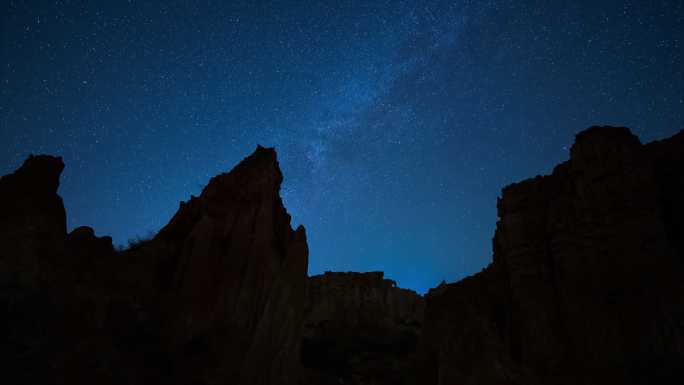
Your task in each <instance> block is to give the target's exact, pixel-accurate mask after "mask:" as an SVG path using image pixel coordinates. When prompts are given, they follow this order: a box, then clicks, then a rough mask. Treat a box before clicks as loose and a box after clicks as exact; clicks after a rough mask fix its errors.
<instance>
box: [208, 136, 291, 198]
mask: <svg viewBox="0 0 684 385" xmlns="http://www.w3.org/2000/svg"><path fill="white" fill-rule="evenodd" d="M282 180H283V175H282V173H281V171H280V166H279V164H278V156H277V153H276V151H275V149H274V148H272V147H271V148H266V147H262V146H261V145H257V148H256V150H255V151H254V152H253V153H252V154H251V155H250V156H248V157H246V158H245V159H243V160H242V161H241V162H240V163H239V164H238V165H237V166H235V167H234V168H233V169H232V170H231V171H230V172H228V173H224V174H220V175H217V176H215V177H214V178H212V179H211V180H210V181H209V184H208V185H207V187H205V189H204V191H203V192H202V194H201V197H203V198H206V197H211V196H213V195H214V194H215V193H218V192H219V191H223V190H224V189H226V188H230V189H240V190H243V191H245V192H255V191H263V192H271V191H273V192H275V193H277V192H278V191H279V189H280V183H281V182H282Z"/></svg>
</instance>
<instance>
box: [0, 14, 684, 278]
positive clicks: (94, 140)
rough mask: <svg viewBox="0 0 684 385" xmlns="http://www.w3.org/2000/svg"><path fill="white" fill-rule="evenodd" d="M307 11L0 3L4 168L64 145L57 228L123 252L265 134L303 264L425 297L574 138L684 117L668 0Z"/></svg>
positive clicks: (473, 263) (646, 130) (481, 258)
mask: <svg viewBox="0 0 684 385" xmlns="http://www.w3.org/2000/svg"><path fill="white" fill-rule="evenodd" d="M100 3H107V4H100ZM307 3H308V2H304V1H294V2H274V3H271V2H269V3H266V2H264V3H262V4H259V5H255V4H253V2H251V1H248V2H245V3H243V4H239V3H238V2H235V1H216V2H210V3H204V2H202V4H200V2H199V1H198V2H194V1H193V2H190V1H188V2H181V3H177V2H174V1H163V2H159V4H152V3H148V2H138V1H127V2H126V1H107V2H99V1H87V2H77V1H56V2H55V1H52V2H23V1H14V2H12V1H10V2H8V1H3V2H2V9H1V10H0V13H1V15H2V16H1V17H2V50H1V51H0V65H1V68H2V70H1V83H0V92H1V95H0V119H1V120H0V139H1V140H0V173H1V174H7V173H9V172H11V171H13V170H14V169H16V168H17V167H18V166H19V165H20V164H21V163H22V161H23V160H24V159H25V158H26V157H27V156H28V155H29V154H30V153H34V154H35V153H49V154H55V155H61V156H63V157H64V161H65V163H66V169H65V171H64V173H63V175H62V183H61V186H60V190H59V193H60V194H61V196H62V197H63V198H64V202H65V206H66V209H67V221H68V226H69V229H72V228H74V227H76V226H81V225H89V226H92V227H94V228H95V231H96V233H97V234H98V235H111V236H113V238H114V242H115V244H118V245H123V244H126V242H127V240H128V239H130V238H135V237H138V236H142V237H146V236H149V235H151V234H153V233H154V232H156V231H158V230H159V229H160V228H161V227H162V226H163V225H164V224H166V223H167V222H168V220H169V219H170V218H171V216H172V215H173V213H174V212H175V211H176V210H177V208H178V202H179V201H181V200H187V199H188V198H189V196H190V194H195V195H197V194H199V192H200V191H201V188H202V187H203V186H204V185H205V184H206V183H207V182H208V180H209V178H210V177H211V176H213V175H215V174H218V173H221V172H225V171H227V170H229V169H231V168H232V167H233V166H234V165H235V164H236V163H237V162H239V161H240V160H241V159H243V158H244V157H246V156H248V155H249V154H250V153H252V151H253V150H254V149H255V147H256V145H257V144H261V145H264V146H275V147H276V149H277V151H278V156H279V160H280V165H281V168H282V169H283V173H284V176H285V181H284V184H283V187H282V191H281V194H282V196H283V199H284V201H285V205H286V207H287V208H288V211H289V212H290V213H291V214H292V217H293V226H294V225H298V224H303V225H304V226H305V227H306V229H307V235H308V239H309V247H310V258H309V259H310V265H309V273H310V274H316V273H321V272H323V271H326V270H345V271H346V270H353V271H369V270H383V271H385V272H386V275H387V276H388V277H390V278H393V279H395V280H396V281H397V282H398V284H399V285H400V286H403V287H409V288H413V289H416V290H418V291H420V292H423V291H425V290H426V289H428V288H429V287H433V286H436V285H437V284H438V283H439V282H440V281H441V280H442V279H445V280H447V281H455V280H457V279H460V278H462V277H464V276H466V275H469V274H472V273H474V272H477V271H479V270H480V269H482V268H483V267H484V266H485V265H486V264H487V263H488V262H489V261H490V260H491V238H492V236H493V233H494V228H495V223H496V198H497V196H498V195H499V193H500V190H501V188H502V187H503V186H505V185H507V184H509V183H512V182H514V181H518V180H521V179H525V178H528V177H533V176H535V175H537V174H546V173H549V172H550V171H551V170H552V168H553V166H554V165H555V164H556V163H558V162H561V161H563V160H565V159H567V157H568V150H569V146H570V145H571V144H572V142H573V138H574V134H575V133H576V132H577V131H579V130H581V129H584V128H586V127H588V126H591V125H594V124H610V125H625V126H628V127H630V128H632V130H633V132H634V133H636V134H637V135H638V136H639V137H640V138H641V140H642V141H644V142H647V141H651V140H655V139H661V138H664V137H667V136H670V135H672V134H674V133H675V132H677V131H678V130H679V129H682V128H684V104H683V99H684V77H683V75H682V68H684V64H683V63H682V45H683V42H682V38H683V37H682V25H683V24H684V9H683V8H684V2H682V1H681V0H675V1H640V2H601V1H572V2H560V1H557V2H546V1H540V2H522V1H510V2H509V1H473V2H470V1H456V2H430V3H425V2H419V1H406V2H399V1H386V2H372V3H361V2H346V1H339V0H338V1H332V2H329V3H323V2H320V3H317V4H307Z"/></svg>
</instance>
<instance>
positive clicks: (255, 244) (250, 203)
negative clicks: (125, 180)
mask: <svg viewBox="0 0 684 385" xmlns="http://www.w3.org/2000/svg"><path fill="white" fill-rule="evenodd" d="M63 167H64V165H63V164H62V161H61V159H59V158H53V157H48V156H39V157H31V158H29V159H28V160H27V161H26V162H25V163H24V165H23V166H22V167H21V168H20V169H19V170H17V171H16V172H15V173H14V174H11V175H8V176H5V177H3V178H2V179H0V202H1V203H0V204H1V206H0V212H2V217H1V218H0V226H1V227H0V230H1V232H0V243H1V244H2V245H3V247H2V248H1V249H2V254H0V312H2V313H1V314H0V318H1V319H2V321H1V322H2V324H0V326H1V327H2V332H1V333H0V335H1V337H0V338H2V340H1V341H0V345H1V347H0V354H1V356H0V359H1V360H2V362H3V363H5V364H7V371H6V372H5V374H4V375H3V378H6V379H7V378H9V379H10V380H11V381H9V383H16V384H23V383H26V384H30V383H31V384H35V383H45V384H49V383H72V384H86V383H87V384H93V383H98V384H149V383H163V384H293V383H296V382H297V380H298V375H299V351H300V337H301V330H302V325H303V320H304V318H303V316H304V313H303V311H304V298H305V297H304V295H305V289H306V288H305V285H306V269H307V254H308V251H307V244H306V236H305V232H304V229H303V228H302V227H300V228H298V229H297V230H296V231H293V230H292V229H291V228H290V216H289V215H288V214H287V212H286V211H285V208H284V207H283V204H282V201H281V199H280V197H279V188H280V183H281V181H282V175H281V173H280V169H279V167H278V163H277V160H276V153H275V151H274V150H273V149H265V148H262V147H258V148H257V150H256V152H255V153H254V154H253V155H251V156H250V157H248V158H246V159H245V160H243V161H242V162H241V163H240V164H239V165H238V166H237V167H235V169H233V170H232V171H231V172H230V173H227V174H222V175H219V176H217V177H214V178H213V179H212V180H211V181H210V182H209V184H208V185H207V186H206V187H205V188H204V190H203V191H202V193H201V195H200V196H199V197H197V198H195V197H193V198H192V199H190V201H189V202H187V203H181V206H180V208H179V210H178V212H177V213H176V214H175V215H174V217H173V219H172V220H171V222H170V223H169V224H168V225H167V226H166V227H164V228H163V229H162V230H161V231H160V232H159V234H158V235H157V236H155V237H154V238H153V239H151V240H148V241H145V242H142V243H140V244H138V245H136V246H135V247H131V248H130V249H129V250H127V251H124V252H117V251H115V250H114V248H113V247H112V244H111V238H109V237H96V236H95V234H94V232H93V230H92V229H90V228H87V227H81V228H78V229H75V230H74V231H72V232H71V233H70V234H67V233H66V224H65V214H64V208H63V205H62V202H61V199H60V198H59V196H57V194H56V190H57V187H58V183H59V175H60V173H61V171H62V169H63ZM3 366H4V365H3Z"/></svg>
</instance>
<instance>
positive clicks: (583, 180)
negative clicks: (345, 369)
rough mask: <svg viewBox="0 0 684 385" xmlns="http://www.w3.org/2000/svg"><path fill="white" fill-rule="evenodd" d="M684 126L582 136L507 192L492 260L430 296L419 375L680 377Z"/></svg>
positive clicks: (427, 379) (488, 380)
mask: <svg viewBox="0 0 684 385" xmlns="http://www.w3.org/2000/svg"><path fill="white" fill-rule="evenodd" d="M683 188H684V133H682V132H680V133H679V134H677V135H675V136H674V137H672V138H669V139H667V140H663V141H660V142H654V143H650V144H647V145H641V144H640V142H639V140H638V139H637V138H636V137H635V136H634V135H632V134H631V133H630V131H629V130H628V129H627V128H616V127H592V128H590V129H588V130H586V131H583V132H581V133H579V134H578V135H577V137H576V142H575V144H574V145H573V146H572V149H571V156H570V160H568V161H567V162H564V163H562V164H560V165H558V166H557V167H556V168H555V169H554V171H553V174H551V175H548V176H538V177H536V178H533V179H529V180H526V181H523V182H520V183H516V184H513V185H510V186H508V187H506V188H505V189H504V190H503V194H502V197H501V199H499V201H498V204H497V207H498V216H499V218H500V219H499V221H498V223H497V228H496V234H495V236H494V243H493V246H494V258H493V262H492V264H491V265H489V266H488V267H487V268H486V269H484V270H483V271H482V272H480V273H478V274H476V275H474V276H472V277H469V278H466V279H464V280H462V281H460V282H457V283H454V284H451V285H448V286H446V287H441V288H440V289H439V290H434V291H432V292H431V293H429V294H428V295H427V308H426V314H425V327H424V332H423V335H424V345H423V347H424V352H425V363H424V364H425V372H424V373H425V376H424V382H423V383H426V384H440V385H446V384H607V383H612V384H653V383H681V382H679V381H681V380H682V378H683V377H684V376H683V374H682V362H684V279H683V277H684V274H683V273H684V265H683V262H684V254H683V246H684V232H683V231H682V218H684V211H683V207H684V194H683V193H682V191H684V189H683Z"/></svg>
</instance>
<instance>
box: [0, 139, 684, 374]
mask: <svg viewBox="0 0 684 385" xmlns="http://www.w3.org/2000/svg"><path fill="white" fill-rule="evenodd" d="M63 167H64V164H63V163H62V160H61V159H60V158H56V157H51V156H44V155H41V156H31V157H29V158H28V159H27V160H26V162H25V163H24V164H23V165H22V167H20V168H19V169H18V170H17V171H16V172H14V173H13V174H10V175H7V176H4V177H2V178H0V213H1V216H0V244H1V245H2V247H0V327H1V328H2V333H0V339H1V340H0V360H2V362H3V363H4V364H5V365H4V369H5V371H4V373H3V374H2V379H3V382H7V383H13V384H51V383H70V384H93V383H97V384H302V385H314V384H333V383H341V382H342V383H347V384H370V383H372V384H428V385H431V384H434V385H450V384H647V383H681V382H682V380H684V378H683V374H682V372H681V362H684V296H682V293H684V280H682V277H683V276H684V274H683V273H684V227H683V226H682V218H683V217H684V194H682V191H684V132H680V133H678V134H676V135H675V136H673V137H671V138H668V139H665V140H661V141H658V142H653V143H649V144H646V145H642V144H641V143H640V142H639V140H638V138H636V137H635V136H634V135H632V134H631V132H630V131H629V130H628V129H627V128H618V127H592V128H590V129H588V130H585V131H583V132H581V133H579V134H578V135H577V137H576V141H575V144H574V145H573V146H572V149H571V156H570V159H569V160H568V161H566V162H563V163H561V164H560V165H558V166H557V167H556V168H555V169H554V171H553V173H552V174H551V175H546V176H537V177H535V178H532V179H528V180H525V181H522V182H520V183H515V184H512V185H510V186H507V187H506V188H504V189H503V192H502V197H501V198H500V199H499V200H498V202H497V208H498V213H499V218H500V220H499V222H498V223H497V229H496V233H495V236H494V239H493V249H494V255H493V261H492V263H491V264H490V265H489V266H487V267H486V268H485V269H484V270H483V271H482V272H480V273H478V274H475V275H474V276H471V277H468V278H466V279H463V280H461V281H460V282H457V283H452V284H442V285H440V286H439V287H437V288H435V289H432V290H431V291H430V292H429V293H428V294H427V295H426V296H425V298H423V297H421V296H419V295H417V294H416V293H414V292H412V291H410V290H405V289H400V288H397V287H396V285H395V284H394V282H393V281H391V280H388V279H385V278H384V276H383V274H382V273H381V272H373V273H326V274H323V275H320V276H313V277H309V278H307V276H306V269H307V258H308V255H307V254H308V251H307V244H306V235H305V231H304V229H303V228H302V227H300V228H298V229H297V230H293V229H292V228H291V227H290V216H289V215H288V214H287V211H286V210H285V208H284V206H283V203H282V201H281V199H280V196H279V188H280V183H281V182H282V178H283V176H282V174H281V172H280V169H279V166H278V162H277V157H276V153H275V151H274V150H273V149H267V148H263V147H261V146H258V147H257V149H256V151H255V152H254V153H253V154H252V155H251V156H249V157H247V158H245V160H243V161H242V162H241V163H240V164H238V165H237V166H236V167H235V168H234V169H233V170H232V171H230V172H229V173H225V174H221V175H218V176H216V177H214V178H212V179H211V180H210V182H209V183H208V185H207V186H206V187H205V188H204V189H203V191H202V193H201V194H200V196H199V197H191V199H190V200H189V201H188V202H181V204H180V207H179V209H178V212H177V213H176V214H175V215H174V216H173V218H172V219H171V220H170V222H169V223H168V224H167V225H166V226H165V227H164V228H163V229H162V230H161V231H160V232H159V233H158V234H157V235H156V236H154V237H153V238H152V239H149V240H146V241H144V242H141V243H140V244H138V245H136V246H135V247H132V248H130V249H127V250H124V251H117V250H115V249H114V248H113V247H112V241H111V238H110V237H97V236H95V233H94V231H93V230H92V229H91V228H89V227H79V228H77V229H74V230H73V231H72V232H71V233H68V234H67V232H66V224H65V212H64V207H63V204H62V200H61V198H60V197H59V196H58V195H57V194H56V191H57V187H58V183H59V175H60V173H61V171H62V169H63Z"/></svg>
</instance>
